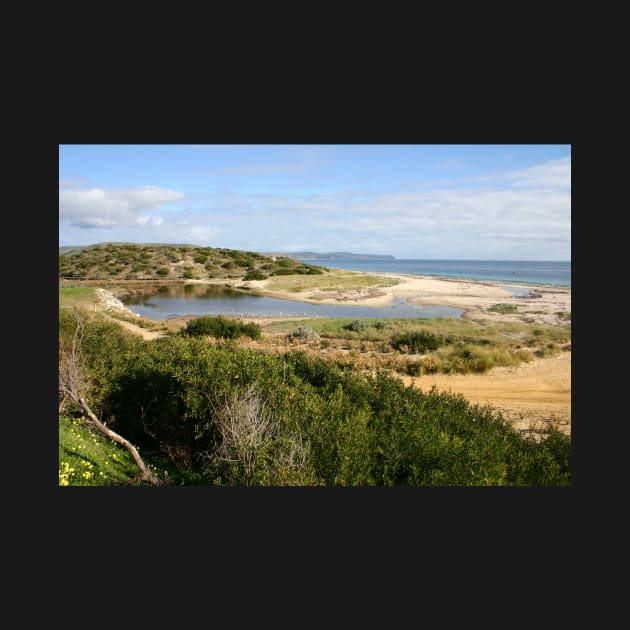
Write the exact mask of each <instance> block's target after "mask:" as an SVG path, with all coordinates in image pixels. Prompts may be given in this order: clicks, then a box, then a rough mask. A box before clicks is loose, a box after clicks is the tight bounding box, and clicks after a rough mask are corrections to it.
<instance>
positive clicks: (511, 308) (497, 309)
mask: <svg viewBox="0 0 630 630" xmlns="http://www.w3.org/2000/svg"><path fill="white" fill-rule="evenodd" d="M488 311H490V312H491V313H504V314H505V313H516V312H517V311H518V306H517V305H516V304H495V305H494V306H491V307H490V308H489V309H488Z"/></svg>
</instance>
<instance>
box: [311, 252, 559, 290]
mask: <svg viewBox="0 0 630 630" xmlns="http://www.w3.org/2000/svg"><path fill="white" fill-rule="evenodd" d="M309 262H312V263H313V264H316V265H320V266H323V267H329V268H334V269H347V270H348V271H372V272H380V273H405V274H410V275H416V276H433V277H441V278H453V279H455V278H460V279H464V280H480V281H488V282H504V283H515V284H524V285H533V286H539V285H541V286H558V287H567V288H570V287H571V261H558V260H547V261H546V260H465V259H421V258H393V259H358V258H357V259H351V258H347V259H344V258H339V259H331V258H328V259H325V260H311V261H309Z"/></svg>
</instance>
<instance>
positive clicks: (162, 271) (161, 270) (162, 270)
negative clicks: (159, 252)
mask: <svg viewBox="0 0 630 630" xmlns="http://www.w3.org/2000/svg"><path fill="white" fill-rule="evenodd" d="M155 273H157V275H158V276H168V274H169V271H168V268H167V267H160V268H159V269H158V270H157V271H156V272H155Z"/></svg>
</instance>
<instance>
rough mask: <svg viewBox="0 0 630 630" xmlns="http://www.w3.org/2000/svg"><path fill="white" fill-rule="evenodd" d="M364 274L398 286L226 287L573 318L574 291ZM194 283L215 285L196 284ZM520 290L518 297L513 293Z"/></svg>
mask: <svg viewBox="0 0 630 630" xmlns="http://www.w3.org/2000/svg"><path fill="white" fill-rule="evenodd" d="M356 273H358V274H361V275H367V276H374V277H377V278H383V279H392V280H395V281H397V284H394V285H392V286H387V287H381V286H379V287H370V288H357V289H343V290H336V291H327V294H326V296H325V297H323V296H322V295H321V292H318V291H316V290H313V289H310V288H309V289H307V290H304V291H288V290H287V291H279V290H274V291H271V290H269V289H267V288H266V286H267V284H268V283H269V280H252V281H242V280H235V281H233V282H230V283H226V282H225V281H224V280H223V281H220V282H221V284H223V285H228V286H231V287H232V288H235V289H242V290H247V291H248V292H250V293H255V294H258V295H261V296H265V297H273V298H278V299H282V300H291V301H296V302H307V303H311V304H331V305H356V306H375V307H384V306H388V305H389V304H391V303H392V302H393V301H394V300H395V299H405V300H407V301H408V302H410V303H412V304H417V305H420V306H426V305H435V306H451V307H455V308H463V309H464V311H465V312H464V314H463V315H462V318H464V319H468V320H474V321H526V322H528V323H539V324H544V325H552V326H557V325H566V323H567V318H570V313H571V288H570V287H557V286H550V285H532V284H520V283H508V282H498V281H497V282H490V281H487V280H468V279H457V278H442V277H436V276H417V275H412V274H403V273H396V274H392V273H386V272H370V271H363V272H356ZM190 282H192V283H203V284H216V283H217V282H214V281H203V280H196V281H195V280H193V281H190ZM507 287H509V288H514V289H517V290H521V291H522V292H523V293H525V295H516V294H515V293H513V292H511V291H509V290H508V288H507ZM497 304H508V305H511V306H513V307H514V308H515V311H514V312H511V313H497V312H494V311H489V310H488V309H490V308H492V307H493V306H495V305H497Z"/></svg>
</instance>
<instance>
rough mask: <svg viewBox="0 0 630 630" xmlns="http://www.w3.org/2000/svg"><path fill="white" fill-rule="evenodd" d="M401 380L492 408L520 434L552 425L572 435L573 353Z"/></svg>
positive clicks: (404, 377)
mask: <svg viewBox="0 0 630 630" xmlns="http://www.w3.org/2000/svg"><path fill="white" fill-rule="evenodd" d="M401 378H402V379H403V381H404V382H405V383H407V384H409V383H413V385H414V386H416V387H419V388H420V389H422V390H423V391H428V390H430V389H431V387H433V386H435V387H437V389H438V390H440V391H450V392H452V393H455V394H462V395H463V396H464V398H465V399H466V400H468V401H470V402H471V403H473V404H480V405H486V404H491V405H492V406H493V407H495V408H496V409H498V410H500V411H501V412H503V414H504V416H505V417H506V419H508V420H510V422H511V423H512V424H513V425H514V426H515V427H516V428H518V429H520V430H527V429H529V428H530V426H531V425H534V426H535V427H537V428H540V427H542V426H544V425H545V424H548V423H551V424H553V425H554V426H556V427H557V428H558V429H560V430H561V431H562V432H563V433H567V434H570V433H571V352H562V353H561V354H559V355H557V356H554V357H548V358H542V359H536V360H535V361H532V362H530V363H524V364H522V365H519V366H517V367H497V368H493V369H492V370H490V371H489V372H487V373H485V374H453V375H449V374H437V375H431V376H429V375H427V376H418V377H412V376H402V377H401ZM546 421H548V422H546Z"/></svg>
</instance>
